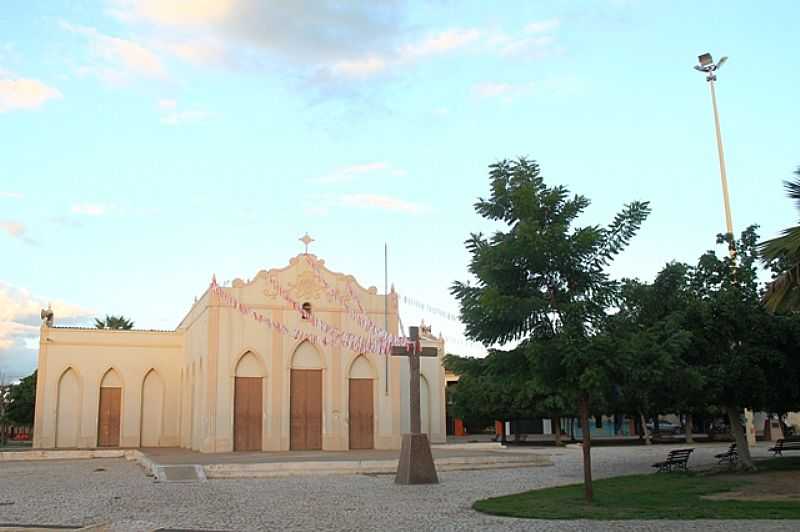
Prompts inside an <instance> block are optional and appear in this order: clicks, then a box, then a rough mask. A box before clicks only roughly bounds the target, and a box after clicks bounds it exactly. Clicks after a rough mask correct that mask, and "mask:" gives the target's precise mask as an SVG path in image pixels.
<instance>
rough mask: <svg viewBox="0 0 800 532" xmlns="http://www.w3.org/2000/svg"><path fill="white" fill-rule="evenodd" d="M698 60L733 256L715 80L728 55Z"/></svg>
mask: <svg viewBox="0 0 800 532" xmlns="http://www.w3.org/2000/svg"><path fill="white" fill-rule="evenodd" d="M697 60H698V61H699V63H700V64H699V65H695V67H694V68H695V70H698V71H700V72H702V73H704V74H705V75H706V81H707V82H708V86H709V88H710V89H711V107H712V109H713V110H714V130H715V131H716V134H717V154H718V155H719V176H720V179H721V180H722V202H723V205H724V207H725V227H726V229H727V233H728V235H729V237H730V245H729V250H730V253H731V257H733V256H735V254H736V249H735V247H734V245H733V217H732V216H731V201H730V196H729V194H728V174H727V171H726V169H725V151H724V150H723V148H722V132H721V130H720V127H719V111H718V110H717V91H716V90H715V88H714V82H715V81H717V70H719V69H720V68H721V67H722V65H724V64H725V61H727V60H728V58H727V57H723V58H721V59H720V60H719V61H717V62H716V63H714V59H713V58H712V57H711V54H709V53H705V54H703V55H701V56H698V58H697Z"/></svg>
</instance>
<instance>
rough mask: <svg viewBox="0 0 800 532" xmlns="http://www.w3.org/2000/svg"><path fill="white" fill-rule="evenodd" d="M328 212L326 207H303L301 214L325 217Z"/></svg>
mask: <svg viewBox="0 0 800 532" xmlns="http://www.w3.org/2000/svg"><path fill="white" fill-rule="evenodd" d="M329 212H330V209H328V207H320V206H314V207H305V208H304V209H303V214H305V215H306V216H327V215H328V213H329Z"/></svg>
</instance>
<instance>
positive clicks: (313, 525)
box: [0, 444, 800, 532]
mask: <svg viewBox="0 0 800 532" xmlns="http://www.w3.org/2000/svg"><path fill="white" fill-rule="evenodd" d="M695 447H696V449H697V450H696V451H695V454H694V455H693V456H692V461H691V462H690V464H691V465H692V466H693V467H702V466H703V465H710V464H711V463H713V458H712V456H713V454H714V453H716V452H720V451H722V450H724V449H725V448H726V445H725V444H721V445H697V446H695ZM766 447H767V446H766V445H763V444H762V445H760V446H759V448H758V449H757V450H756V451H755V454H756V455H757V456H759V455H762V456H763V455H766ZM669 448H670V447H668V446H653V447H650V448H646V447H605V448H603V447H601V448H596V449H594V450H593V452H592V457H593V466H594V467H593V470H594V474H595V477H596V478H599V477H603V476H611V475H621V474H630V473H645V472H650V471H651V470H652V469H651V468H650V464H651V463H652V462H653V461H655V460H657V459H660V458H662V457H663V456H664V455H665V454H666V452H667V450H668V449H669ZM529 452H536V453H543V454H550V455H552V457H553V462H554V465H553V466H547V467H530V468H519V469H498V470H481V471H459V472H448V473H442V474H441V475H440V480H441V484H439V485H437V486H397V485H395V484H394V483H393V480H394V479H393V478H392V476H391V475H378V476H338V475H334V476H297V477H289V478H274V479H263V480H213V481H209V482H204V483H187V484H178V483H173V484H159V483H154V482H153V480H152V479H150V478H147V477H146V476H145V475H144V474H143V471H142V469H141V468H140V467H139V466H138V465H136V464H135V463H132V462H126V461H125V460H121V459H119V460H114V459H96V460H75V461H59V462H6V463H3V464H0V523H29V524H39V525H42V524H52V525H85V524H89V523H99V522H111V523H113V524H112V527H111V528H112V530H137V531H138V530H153V529H155V528H158V527H175V528H177V527H181V528H196V529H216V530H236V531H239V530H319V529H327V530H502V531H514V530H552V531H559V532H564V531H578V530H633V531H649V530H704V531H705V530H712V531H713V530H719V531H739V530H792V531H794V530H798V529H800V522H798V521H794V522H790V521H685V522H680V521H643V522H631V521H622V522H587V521H558V522H554V521H533V520H523V519H509V518H498V517H492V516H487V515H483V514H480V513H477V512H475V511H473V510H471V509H470V505H471V504H472V502H473V501H475V500H476V499H480V498H484V497H488V496H493V495H502V494H507V493H514V492H518V491H522V490H526V489H533V488H538V487H544V486H552V485H557V484H565V483H573V482H578V481H580V480H581V478H582V469H581V457H580V450H579V449H574V448H570V449H558V450H555V449H552V448H551V449H536V450H530V451H529Z"/></svg>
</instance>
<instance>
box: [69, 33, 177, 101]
mask: <svg viewBox="0 0 800 532" xmlns="http://www.w3.org/2000/svg"><path fill="white" fill-rule="evenodd" d="M61 26H62V27H63V28H64V29H65V30H67V31H70V32H72V33H76V34H79V35H83V36H84V37H86V38H87V39H88V41H89V44H90V47H91V50H92V56H93V63H92V64H89V65H84V66H81V67H80V68H79V69H78V72H79V73H81V74H90V75H94V76H97V77H98V78H100V79H101V80H103V81H105V82H107V83H109V84H112V85H121V84H124V83H127V82H129V81H131V80H132V79H135V78H148V79H163V78H166V77H167V70H166V68H165V67H164V65H163V64H162V62H161V60H160V59H159V57H158V56H157V55H156V54H155V53H154V52H153V51H151V50H150V49H149V48H147V47H146V46H144V45H142V44H140V43H138V42H136V41H133V40H130V39H122V38H120V37H113V36H111V35H106V34H103V33H100V32H99V31H97V30H96V29H95V28H91V27H86V26H78V25H75V24H70V23H68V22H62V23H61Z"/></svg>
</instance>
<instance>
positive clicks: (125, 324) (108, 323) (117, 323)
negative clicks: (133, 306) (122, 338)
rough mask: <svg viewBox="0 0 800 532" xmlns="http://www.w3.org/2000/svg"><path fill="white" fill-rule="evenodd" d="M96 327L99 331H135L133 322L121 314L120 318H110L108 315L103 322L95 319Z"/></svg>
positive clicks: (112, 316)
mask: <svg viewBox="0 0 800 532" xmlns="http://www.w3.org/2000/svg"><path fill="white" fill-rule="evenodd" d="M94 326H95V327H97V328H98V329H117V330H120V329H121V330H130V329H133V321H131V320H129V319H127V318H126V317H125V316H123V315H121V314H120V315H119V316H114V315H111V316H109V315H108V314H106V317H105V319H103V320H101V319H97V318H95V320H94Z"/></svg>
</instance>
